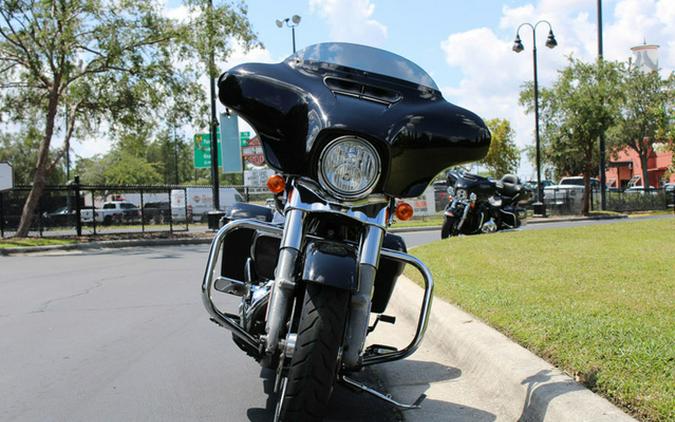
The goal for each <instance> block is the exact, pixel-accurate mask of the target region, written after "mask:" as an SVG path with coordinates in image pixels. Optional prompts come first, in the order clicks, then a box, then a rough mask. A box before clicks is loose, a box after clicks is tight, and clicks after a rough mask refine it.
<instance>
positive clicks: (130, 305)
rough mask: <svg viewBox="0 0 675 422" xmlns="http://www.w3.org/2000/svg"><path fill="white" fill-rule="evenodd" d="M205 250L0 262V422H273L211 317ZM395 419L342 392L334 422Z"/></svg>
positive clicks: (246, 361) (257, 381) (255, 372)
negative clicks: (204, 295)
mask: <svg viewBox="0 0 675 422" xmlns="http://www.w3.org/2000/svg"><path fill="white" fill-rule="evenodd" d="M207 250H208V247H207V246H206V245H198V246H180V247H161V248H125V249H115V250H101V251H97V252H90V251H87V252H86V253H83V252H70V253H65V252H58V253H56V252H55V253H49V254H41V255H26V256H11V257H0V267H1V268H2V271H1V272H0V332H1V333H2V335H1V336H0V350H2V359H0V374H2V376H1V377H0V397H1V398H2V399H0V420H3V421H12V420H21V421H44V420H54V421H91V420H106V421H129V420H142V421H155V420H156V421H160V420H161V421H167V420H197V419H198V420H205V421H223V420H226V421H244V420H250V421H269V420H271V418H272V410H273V406H274V403H275V401H274V398H272V399H271V400H269V396H268V395H267V394H266V393H265V391H264V385H263V384H264V383H263V380H262V379H261V378H260V372H261V371H260V366H259V365H258V364H257V363H256V362H255V361H253V360H252V359H250V358H248V357H247V356H246V355H245V354H244V353H243V352H241V351H240V350H239V349H238V348H237V347H236V346H235V345H234V344H233V343H232V340H231V338H230V335H229V333H228V332H226V331H225V330H223V329H222V328H219V327H217V326H216V325H214V324H213V323H211V322H210V321H209V319H208V317H207V314H206V311H205V310H204V309H203V306H202V303H201V298H200V281H201V280H200V279H201V276H202V272H203V265H204V263H205V260H206V254H207ZM373 417H374V418H375V419H373ZM398 419H399V415H398V414H397V413H396V412H394V411H393V410H392V409H391V408H388V407H386V406H384V405H383V404H382V403H381V402H379V401H378V400H376V399H372V398H370V397H369V396H365V395H361V394H354V393H352V392H351V391H348V390H345V389H344V388H342V387H338V388H337V389H336V393H335V396H334V400H333V401H332V403H331V409H330V415H329V418H328V420H364V421H366V420H368V421H370V420H377V421H391V420H398Z"/></svg>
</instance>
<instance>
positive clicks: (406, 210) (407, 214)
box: [396, 202, 413, 221]
mask: <svg viewBox="0 0 675 422" xmlns="http://www.w3.org/2000/svg"><path fill="white" fill-rule="evenodd" d="M412 216H413V207H412V205H410V204H409V203H407V202H399V203H398V204H397V205H396V218H398V219H399V220H401V221H406V220H410V219H411V218H412Z"/></svg>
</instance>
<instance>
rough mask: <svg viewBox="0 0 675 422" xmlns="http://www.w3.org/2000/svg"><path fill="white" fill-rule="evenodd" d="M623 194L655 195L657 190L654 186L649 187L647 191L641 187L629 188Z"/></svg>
mask: <svg viewBox="0 0 675 422" xmlns="http://www.w3.org/2000/svg"><path fill="white" fill-rule="evenodd" d="M623 193H627V194H635V195H644V194H651V195H656V193H657V190H656V188H655V187H654V186H650V187H649V189H645V188H643V187H642V186H631V187H629V188H628V189H626V190H625V191H623Z"/></svg>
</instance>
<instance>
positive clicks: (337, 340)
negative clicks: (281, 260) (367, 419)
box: [275, 283, 350, 422]
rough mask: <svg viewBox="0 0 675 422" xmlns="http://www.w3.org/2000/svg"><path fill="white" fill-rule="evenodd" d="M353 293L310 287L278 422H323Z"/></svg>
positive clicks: (277, 412) (315, 285)
mask: <svg viewBox="0 0 675 422" xmlns="http://www.w3.org/2000/svg"><path fill="white" fill-rule="evenodd" d="M349 296H350V292H349V291H348V290H340V289H336V288H333V287H328V286H323V285H318V284H313V283H308V284H307V288H306V290H305V297H304V299H303V305H302V312H301V314H300V321H299V324H298V336H297V339H296V342H295V351H294V352H293V357H292V358H291V364H290V367H289V369H288V374H287V376H286V378H285V379H283V380H282V383H281V385H282V389H281V395H280V397H279V403H278V404H277V411H276V415H275V416H276V417H275V420H277V421H285V422H296V421H298V422H305V421H320V420H322V417H323V414H324V411H325V409H326V408H327V406H328V400H329V399H330V396H331V393H332V392H333V385H334V384H335V379H336V373H337V370H338V353H339V350H340V346H341V343H342V337H343V334H344V328H345V321H346V318H347V309H348V305H349Z"/></svg>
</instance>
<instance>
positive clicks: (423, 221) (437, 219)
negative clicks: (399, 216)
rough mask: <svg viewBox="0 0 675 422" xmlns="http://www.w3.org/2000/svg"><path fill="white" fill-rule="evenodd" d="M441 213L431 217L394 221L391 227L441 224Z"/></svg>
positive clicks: (439, 225)
mask: <svg viewBox="0 0 675 422" xmlns="http://www.w3.org/2000/svg"><path fill="white" fill-rule="evenodd" d="M443 218H444V217H443V215H434V216H431V217H419V218H413V219H412V220H408V221H398V220H397V221H396V222H395V223H394V224H393V225H392V226H391V228H392V229H402V228H404V227H426V226H438V227H441V226H442V225H443Z"/></svg>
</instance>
